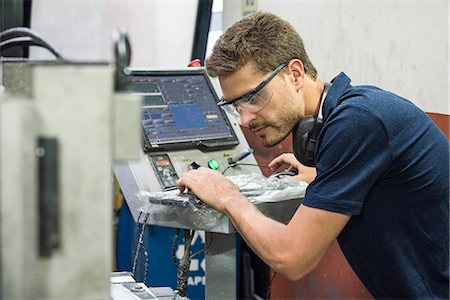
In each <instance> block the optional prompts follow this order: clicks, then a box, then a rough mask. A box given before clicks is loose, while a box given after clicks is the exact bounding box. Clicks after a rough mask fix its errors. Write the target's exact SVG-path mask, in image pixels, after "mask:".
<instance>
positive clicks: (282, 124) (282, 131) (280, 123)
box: [260, 109, 299, 148]
mask: <svg viewBox="0 0 450 300" xmlns="http://www.w3.org/2000/svg"><path fill="white" fill-rule="evenodd" d="M279 116H280V117H279V119H278V120H276V121H274V122H266V123H264V125H265V126H268V127H269V128H268V131H269V132H268V133H269V134H267V133H265V134H263V135H261V136H260V138H261V142H262V144H263V145H264V147H267V148H269V147H273V146H275V145H278V144H279V143H281V142H282V141H283V140H284V139H285V138H286V137H287V136H288V135H289V133H291V131H292V129H293V128H294V126H295V125H296V124H297V123H298V121H299V120H298V117H297V115H296V114H295V113H294V111H293V110H289V109H283V111H281V112H280V114H279ZM270 133H272V134H270Z"/></svg>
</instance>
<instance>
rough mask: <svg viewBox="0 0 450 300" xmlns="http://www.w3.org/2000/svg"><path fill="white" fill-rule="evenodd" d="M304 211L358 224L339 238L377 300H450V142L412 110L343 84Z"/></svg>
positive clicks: (328, 112) (330, 99)
mask: <svg viewBox="0 0 450 300" xmlns="http://www.w3.org/2000/svg"><path fill="white" fill-rule="evenodd" d="M323 117H324V125H323V127H322V130H321V132H320V135H319V137H318V142H317V147H316V153H315V160H316V167H317V177H316V179H315V180H314V181H313V182H312V183H311V184H310V185H309V186H308V188H307V191H306V195H305V198H304V200H303V204H304V205H306V206H309V207H314V208H319V209H323V210H327V211H332V212H338V213H343V214H349V215H351V218H350V221H349V222H348V224H347V225H346V226H345V228H344V230H343V231H342V232H341V233H340V234H339V236H338V242H339V245H340V246H341V249H342V251H343V253H344V255H345V257H346V258H347V260H348V262H349V264H350V265H351V266H352V268H353V270H354V271H355V273H356V274H357V275H358V277H359V278H360V279H361V281H362V282H363V283H364V285H365V286H366V287H367V289H368V290H369V291H370V293H371V294H372V295H373V296H374V297H375V298H383V299H386V298H389V299H392V298H395V299H405V298H408V299H425V298H427V299H429V298H443V299H448V298H449V142H448V139H447V138H446V137H445V135H444V134H443V133H442V132H441V131H440V130H439V129H438V128H437V127H436V126H435V124H434V123H433V122H432V120H431V119H430V118H429V117H428V116H427V115H426V114H425V113H424V112H423V111H421V110H420V109H419V108H417V107H416V106H415V105H414V104H412V103H411V102H409V101H407V100H405V99H403V98H401V97H399V96H397V95H394V94H392V93H389V92H386V91H383V90H381V89H379V88H376V87H372V86H351V85H350V79H349V78H348V77H347V76H346V75H345V74H344V73H341V74H339V75H338V76H337V77H336V78H335V79H334V80H333V85H332V87H331V89H330V91H329V92H328V95H327V97H326V99H325V101H324V106H323Z"/></svg>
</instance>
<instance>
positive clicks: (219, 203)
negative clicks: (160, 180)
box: [177, 168, 244, 212]
mask: <svg viewBox="0 0 450 300" xmlns="http://www.w3.org/2000/svg"><path fill="white" fill-rule="evenodd" d="M177 186H178V189H179V190H180V191H182V192H183V191H184V190H185V189H186V188H188V189H189V190H191V191H192V192H193V193H194V194H195V195H196V196H197V197H198V198H199V199H200V200H202V201H203V202H205V203H206V204H208V205H209V206H211V207H213V208H215V209H217V210H218V211H221V212H226V206H227V203H228V202H230V201H233V199H234V200H236V199H237V198H241V197H244V196H243V195H242V194H241V193H240V192H239V188H238V187H237V186H236V185H235V184H234V183H233V182H231V181H230V180H229V179H228V178H226V177H225V176H223V175H222V174H220V172H217V171H213V170H211V169H208V168H198V169H197V170H191V171H189V172H187V173H184V174H183V175H182V176H181V178H180V179H179V180H178V181H177Z"/></svg>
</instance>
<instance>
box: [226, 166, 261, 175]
mask: <svg viewBox="0 0 450 300" xmlns="http://www.w3.org/2000/svg"><path fill="white" fill-rule="evenodd" d="M236 166H252V167H260V168H270V167H269V166H267V165H258V164H246V163H238V164H232V165H229V166H228V167H226V168H225V170H223V171H222V175H223V174H225V172H226V171H227V170H228V169H229V168H234V167H236Z"/></svg>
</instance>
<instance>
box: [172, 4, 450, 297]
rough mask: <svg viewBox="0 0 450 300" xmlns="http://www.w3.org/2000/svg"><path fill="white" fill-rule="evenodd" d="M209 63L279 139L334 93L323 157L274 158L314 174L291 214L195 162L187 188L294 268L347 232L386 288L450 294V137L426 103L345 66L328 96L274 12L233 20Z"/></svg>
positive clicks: (354, 254)
mask: <svg viewBox="0 0 450 300" xmlns="http://www.w3.org/2000/svg"><path fill="white" fill-rule="evenodd" d="M206 68H207V71H208V73H209V74H210V75H211V76H218V78H219V81H220V85H221V88H222V90H223V95H224V98H223V99H222V102H221V104H223V103H225V104H228V106H229V107H228V109H233V110H234V111H235V112H236V113H238V114H239V115H240V120H241V124H242V125H243V126H247V127H248V128H249V129H250V130H251V131H252V132H253V133H255V134H257V135H258V136H259V137H260V139H261V141H262V143H263V144H264V145H265V146H267V147H271V146H274V145H276V144H278V143H279V142H281V141H282V140H283V139H284V138H286V136H288V134H289V133H290V132H291V131H292V130H293V128H294V126H295V125H296V124H297V123H298V122H299V121H300V120H301V119H302V118H304V117H305V116H317V115H318V113H319V109H320V104H321V100H322V98H324V100H323V107H322V114H323V122H324V123H323V126H322V128H321V130H320V134H319V136H318V140H317V144H316V148H315V154H314V161H315V165H316V168H315V169H313V168H307V167H305V166H302V165H301V164H300V163H299V162H298V161H297V160H296V159H295V157H294V156H293V155H292V154H284V155H282V156H280V157H278V158H276V159H275V160H273V161H272V162H271V164H270V166H271V167H272V168H273V169H276V168H277V167H278V166H279V165H280V164H282V163H289V164H291V165H292V166H294V167H296V168H297V169H298V170H299V175H298V179H302V180H307V181H308V182H310V185H309V186H308V189H307V191H306V195H305V197H304V199H303V202H302V205H300V207H299V208H298V210H297V211H296V213H295V215H294V216H293V218H292V219H291V220H290V222H289V224H287V225H285V224H282V223H278V222H276V221H274V220H272V219H269V218H267V217H265V216H264V215H263V214H262V213H261V212H260V211H259V210H258V209H257V208H256V207H255V206H254V205H253V204H251V203H250V202H249V201H248V200H247V199H246V198H245V197H244V196H243V195H242V194H241V193H240V192H239V190H238V188H237V187H236V186H235V185H234V184H233V183H232V182H230V181H229V180H228V179H226V178H225V177H224V176H222V175H221V174H220V173H219V172H217V171H212V170H209V169H206V168H200V169H198V170H194V171H190V172H188V173H186V174H184V175H183V176H182V177H181V178H180V180H179V182H178V187H179V188H180V190H184V189H185V188H188V189H190V190H192V191H193V192H194V193H195V194H196V195H197V196H198V197H199V198H200V199H202V200H203V201H204V202H206V203H207V204H209V205H210V206H212V207H214V208H216V209H218V210H219V211H222V212H224V213H226V214H227V215H228V216H229V217H230V219H231V221H232V222H233V224H234V225H235V227H236V229H237V230H238V231H239V232H240V234H241V235H242V236H243V238H244V239H245V240H246V241H247V243H248V244H249V245H250V247H251V248H252V249H253V250H254V251H255V253H256V254H258V255H259V256H260V257H261V258H262V259H263V260H264V261H265V262H266V263H267V264H268V265H269V266H270V267H271V268H272V269H274V270H275V271H276V272H279V273H282V274H284V275H285V276H286V277H287V278H289V279H291V280H299V279H301V278H302V277H303V276H305V275H306V274H308V273H309V272H310V271H311V270H313V269H314V268H315V267H316V266H317V264H318V263H319V262H320V260H321V258H322V257H323V255H324V253H325V252H326V251H327V249H328V247H329V246H330V245H331V243H332V242H333V241H334V239H336V238H337V239H338V242H339V244H340V246H341V248H342V251H343V253H344V255H345V257H346V258H347V260H348V261H349V263H350V265H351V266H352V268H353V269H354V271H355V272H356V274H357V275H358V277H359V278H360V279H361V281H362V282H363V283H364V285H365V286H366V287H367V289H368V290H369V291H370V292H371V293H372V295H373V296H374V297H375V298H396V299H400V298H421V299H424V298H447V299H448V296H449V294H448V288H449V257H448V254H449V211H448V210H449V198H448V194H449V158H448V156H449V143H448V140H447V138H446V137H445V136H444V135H443V134H442V132H441V131H440V130H439V129H438V128H437V127H436V126H435V125H434V124H433V122H432V121H431V120H430V119H429V117H428V116H427V115H426V114H425V113H424V112H422V111H421V110H420V109H418V108H417V107H416V106H414V105H413V104H412V103H410V102H409V101H407V100H405V99H402V98H400V97H398V96H396V95H394V94H392V93H388V92H385V91H383V90H381V89H378V88H375V87H371V86H355V87H354V86H352V85H350V79H349V78H348V77H347V76H346V75H345V74H344V73H341V74H339V75H338V76H337V77H336V78H334V79H333V81H332V86H331V88H330V89H329V91H328V93H327V95H326V97H323V96H324V95H322V94H323V91H324V82H323V81H322V80H321V79H320V78H319V77H318V76H317V71H316V69H315V68H314V66H313V65H312V63H311V61H310V60H309V58H308V56H307V54H306V51H305V49H304V45H303V42H302V39H301V38H300V36H299V35H298V34H297V33H296V32H295V30H294V29H293V27H292V26H291V25H290V24H289V23H287V22H286V21H284V20H282V19H280V18H278V17H277V16H275V15H273V14H269V13H262V12H259V13H255V14H253V15H250V16H248V17H246V18H244V19H242V20H240V21H238V22H237V23H235V24H234V25H233V26H232V27H231V28H229V29H228V30H227V31H226V32H225V33H224V34H223V35H222V36H221V37H220V39H219V40H218V41H217V43H216V45H215V46H214V49H213V52H212V55H211V56H210V57H209V58H208V60H207V61H206ZM295 142H296V141H294V143H295Z"/></svg>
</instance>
